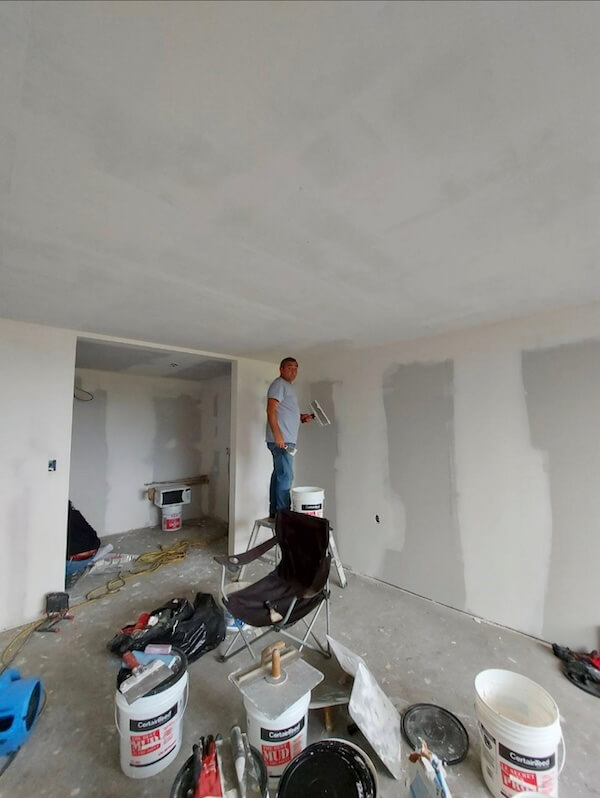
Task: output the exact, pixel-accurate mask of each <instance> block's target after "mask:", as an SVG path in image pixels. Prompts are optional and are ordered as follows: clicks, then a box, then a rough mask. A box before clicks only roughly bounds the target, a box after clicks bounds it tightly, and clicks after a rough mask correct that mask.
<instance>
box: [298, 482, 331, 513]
mask: <svg viewBox="0 0 600 798" xmlns="http://www.w3.org/2000/svg"><path fill="white" fill-rule="evenodd" d="M324 505H325V491H324V490H323V488H314V487H303V488H292V510H294V512H296V513H305V514H306V515H316V516H317V517H318V518H323V507H324Z"/></svg>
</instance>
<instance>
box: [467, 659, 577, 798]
mask: <svg viewBox="0 0 600 798" xmlns="http://www.w3.org/2000/svg"><path fill="white" fill-rule="evenodd" d="M475 712H476V715H477V719H478V721H479V731H480V736H481V771H482V773H483V778H484V781H485V783H486V785H487V787H488V789H489V790H490V792H491V793H492V794H493V795H494V796H496V798H511V796H513V795H519V796H521V795H523V792H524V791H527V790H530V791H532V792H533V794H534V795H536V794H538V793H539V794H541V795H543V796H552V798H556V796H558V776H559V774H560V771H561V770H562V768H563V765H564V761H565V749H564V739H563V737H562V732H561V729H560V716H559V712H558V707H557V706H556V703H555V702H554V699H553V698H552V696H551V695H550V694H549V693H547V692H546V690H544V688H543V687H540V685H539V684H536V682H534V681H532V680H531V679H528V678H527V677H526V676H522V675H521V674H519V673H513V672H512V671H507V670H501V669H491V670H485V671H481V673H479V674H478V675H477V677H476V678H475ZM561 740H562V743H563V760H562V763H561V765H560V768H559V767H558V746H559V743H560V742H561Z"/></svg>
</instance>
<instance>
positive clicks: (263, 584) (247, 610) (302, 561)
mask: <svg viewBox="0 0 600 798" xmlns="http://www.w3.org/2000/svg"><path fill="white" fill-rule="evenodd" d="M275 545H278V546H279V549H280V554H281V560H280V562H279V564H278V565H277V567H276V568H275V570H274V571H272V572H271V573H269V574H268V575H267V576H264V577H263V578H262V579H259V580H258V581H257V582H254V583H253V584H251V585H248V587H245V588H243V589H242V590H238V591H237V592H230V594H229V595H227V586H226V584H225V582H226V575H227V573H229V574H230V575H231V576H232V577H233V578H235V576H236V574H237V573H238V572H239V570H240V569H241V568H242V567H244V566H246V565H247V564H248V563H250V562H254V561H255V560H257V559H258V558H259V557H262V556H263V555H264V553H265V552H266V551H268V550H269V549H271V548H272V547H273V546H275ZM328 547H329V521H328V520H327V519H326V518H316V517H315V516H311V515H306V514H304V513H296V512H293V511H291V510H280V511H279V512H278V513H277V519H276V522H275V535H274V536H273V537H272V538H271V539H270V540H267V541H265V542H264V543H261V544H260V545H258V546H255V547H254V548H253V549H250V550H249V551H246V552H244V553H243V554H236V555H233V556H227V555H224V556H220V557H215V560H216V561H217V562H218V563H219V564H220V565H221V566H223V572H222V576H221V595H222V599H223V605H224V606H225V608H226V609H227V610H228V611H229V612H230V613H231V615H232V616H233V617H234V618H235V619H236V621H237V622H238V625H237V634H236V635H235V637H234V638H233V640H232V641H231V643H230V645H229V646H228V647H227V649H226V651H225V652H224V654H222V655H221V661H222V662H224V661H225V660H227V659H230V658H231V657H233V656H234V655H235V654H237V653H238V652H240V651H242V650H243V649H244V648H246V649H247V650H248V651H249V652H250V655H251V656H252V658H253V659H255V658H256V656H255V654H254V651H253V650H252V646H253V645H254V643H256V642H258V641H259V640H260V639H261V638H262V637H264V636H265V635H267V634H269V633H270V632H277V633H278V634H279V635H283V636H284V637H287V638H289V639H290V640H293V641H294V642H295V643H297V644H298V645H299V649H300V651H302V649H303V648H304V647H305V646H306V647H307V648H310V649H312V650H313V651H318V652H320V653H321V654H323V655H324V656H326V657H328V656H330V653H329V645H326V646H325V645H323V644H322V643H321V642H320V640H319V639H318V637H317V636H316V635H315V633H314V631H313V629H314V626H315V623H316V622H317V618H318V617H319V615H320V613H321V610H322V609H323V607H325V617H326V625H327V634H329V567H330V564H331V557H330V555H329V553H328ZM311 613H312V617H311V618H310V619H309V616H310V614H311ZM299 621H302V623H303V624H304V627H305V631H304V634H303V636H302V637H298V636H296V635H295V634H293V633H292V632H291V631H290V628H291V627H292V626H294V625H295V624H296V623H298V622H299ZM245 625H247V626H251V627H255V628H260V629H262V630H263V631H262V632H261V633H260V634H259V635H257V636H254V632H252V631H250V630H248V629H247V628H245ZM240 638H241V640H240ZM310 638H312V640H313V641H314V643H315V644H313V643H311V642H309V639H310ZM238 643H241V645H239V646H238V647H237V648H235V646H236V645H237V644H238ZM232 649H234V650H232Z"/></svg>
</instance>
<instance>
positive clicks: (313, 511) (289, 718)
mask: <svg viewBox="0 0 600 798" xmlns="http://www.w3.org/2000/svg"><path fill="white" fill-rule="evenodd" d="M324 506H325V491H324V490H323V489H322V488H316V487H301V488H292V510H294V512H297V513H305V514H306V515H314V516H317V517H318V518H323V509H324ZM309 704H310V691H309V692H308V693H305V694H304V695H303V696H302V697H301V698H299V699H298V700H297V701H295V702H294V703H293V704H292V705H291V706H290V707H288V709H287V710H286V711H285V712H284V713H283V714H281V715H279V716H278V717H277V718H275V719H272V718H269V717H268V716H267V715H265V714H264V713H262V712H260V711H259V710H258V709H257V708H256V707H255V706H254V705H253V704H252V703H251V702H250V701H247V700H244V706H245V708H246V715H247V725H248V741H249V743H250V745H252V746H254V747H255V748H256V749H257V750H258V751H261V753H262V755H263V757H264V759H265V763H266V765H267V769H268V772H269V778H270V779H271V784H273V783H276V782H277V780H278V779H279V778H280V777H281V774H282V773H283V771H284V770H285V768H286V767H287V765H289V763H290V762H291V761H292V759H294V758H295V757H297V756H298V754H299V753H300V752H301V751H303V750H304V749H305V748H306V743H307V736H308V707H309Z"/></svg>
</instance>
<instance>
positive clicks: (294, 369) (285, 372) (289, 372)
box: [279, 357, 298, 382]
mask: <svg viewBox="0 0 600 798" xmlns="http://www.w3.org/2000/svg"><path fill="white" fill-rule="evenodd" d="M279 375H280V376H281V378H282V379H283V380H285V381H286V382H294V380H295V379H296V377H297V376H298V361H297V360H296V358H295V357H284V358H283V360H282V361H281V363H280V364H279Z"/></svg>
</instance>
